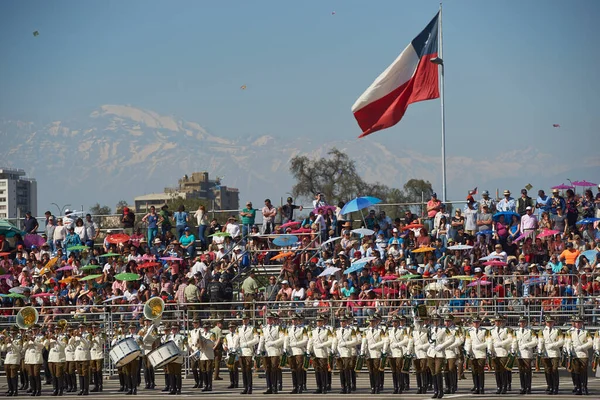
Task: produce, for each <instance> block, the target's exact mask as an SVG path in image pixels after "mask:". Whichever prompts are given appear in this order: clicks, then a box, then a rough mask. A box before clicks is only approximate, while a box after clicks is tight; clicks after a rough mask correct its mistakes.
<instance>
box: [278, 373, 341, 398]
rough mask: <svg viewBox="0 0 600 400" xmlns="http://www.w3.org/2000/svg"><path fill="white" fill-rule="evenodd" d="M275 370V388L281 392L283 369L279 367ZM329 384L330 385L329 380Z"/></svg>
mask: <svg viewBox="0 0 600 400" xmlns="http://www.w3.org/2000/svg"><path fill="white" fill-rule="evenodd" d="M275 372H276V374H277V390H278V391H280V392H281V391H282V390H283V371H282V370H281V368H277V369H275ZM329 385H331V382H330V383H329Z"/></svg>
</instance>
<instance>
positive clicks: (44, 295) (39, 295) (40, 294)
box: [31, 292, 53, 297]
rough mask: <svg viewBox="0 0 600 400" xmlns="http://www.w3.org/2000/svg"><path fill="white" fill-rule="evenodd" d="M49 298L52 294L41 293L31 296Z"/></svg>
mask: <svg viewBox="0 0 600 400" xmlns="http://www.w3.org/2000/svg"><path fill="white" fill-rule="evenodd" d="M50 296H53V294H52V293H45V292H43V293H36V294H33V295H31V297H50Z"/></svg>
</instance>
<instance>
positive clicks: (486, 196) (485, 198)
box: [479, 190, 496, 212]
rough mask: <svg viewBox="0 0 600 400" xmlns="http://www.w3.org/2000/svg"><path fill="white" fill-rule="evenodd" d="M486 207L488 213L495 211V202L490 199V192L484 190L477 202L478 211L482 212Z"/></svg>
mask: <svg viewBox="0 0 600 400" xmlns="http://www.w3.org/2000/svg"><path fill="white" fill-rule="evenodd" d="M484 205H487V206H488V209H489V211H490V212H493V211H494V210H495V209H496V201H495V200H494V199H492V198H491V197H490V192H488V191H487V190H484V191H483V192H481V200H479V211H482V210H483V206H484Z"/></svg>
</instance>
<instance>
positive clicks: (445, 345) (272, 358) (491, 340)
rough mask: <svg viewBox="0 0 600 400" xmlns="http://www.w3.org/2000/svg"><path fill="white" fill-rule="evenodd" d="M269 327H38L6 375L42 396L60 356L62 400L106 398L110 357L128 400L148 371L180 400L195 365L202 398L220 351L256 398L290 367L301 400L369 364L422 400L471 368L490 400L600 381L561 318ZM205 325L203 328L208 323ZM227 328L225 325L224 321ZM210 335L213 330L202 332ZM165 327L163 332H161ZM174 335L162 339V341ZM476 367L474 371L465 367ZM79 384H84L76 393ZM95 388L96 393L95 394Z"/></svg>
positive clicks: (578, 332) (10, 344) (320, 320)
mask: <svg viewBox="0 0 600 400" xmlns="http://www.w3.org/2000/svg"><path fill="white" fill-rule="evenodd" d="M266 319H267V323H266V324H265V325H263V326H262V328H260V329H259V328H256V327H254V326H253V325H251V324H250V321H251V318H250V315H248V314H244V315H243V316H242V318H241V321H242V323H241V324H240V325H239V326H238V324H237V323H235V322H232V323H230V324H229V326H228V327H227V331H224V332H223V336H222V338H220V339H219V338H218V335H217V334H216V333H215V331H214V330H213V328H214V326H213V324H211V323H210V322H209V321H201V320H199V319H195V320H194V321H193V322H192V323H193V329H190V330H189V331H188V332H187V335H186V334H183V333H181V332H180V328H181V327H180V325H179V324H172V325H167V324H164V325H160V326H159V324H157V323H156V321H153V320H150V319H147V320H145V321H144V322H142V327H141V329H138V325H137V324H130V325H129V326H128V327H127V332H125V327H124V326H123V325H121V328H120V329H116V330H114V332H113V333H114V340H112V341H111V342H110V343H108V342H107V341H106V338H107V335H106V333H105V331H104V329H103V327H102V326H100V325H98V324H92V325H88V324H81V325H79V327H78V328H68V327H67V326H66V321H65V323H63V324H59V325H58V327H57V328H56V329H48V330H46V331H42V330H41V329H40V328H41V327H40V326H39V325H37V324H33V325H31V326H30V327H27V328H28V329H19V327H13V328H11V329H10V330H8V331H4V332H2V333H0V351H1V352H3V353H4V354H5V357H4V369H5V372H6V379H7V383H8V391H7V392H6V395H7V396H17V395H18V394H19V391H20V390H25V387H24V385H21V388H19V381H18V380H19V372H21V371H22V370H24V372H25V373H26V377H27V379H28V381H29V382H28V385H27V386H28V393H30V394H31V396H41V393H42V377H41V374H40V372H41V368H42V365H43V358H42V350H43V349H46V350H47V351H48V368H49V372H50V374H51V376H52V388H53V391H52V393H51V394H52V396H63V395H64V394H65V393H71V392H75V391H77V388H78V387H79V392H78V394H79V395H83V396H85V395H88V394H89V393H90V392H101V391H103V360H104V355H105V350H106V348H107V347H110V349H111V352H110V357H111V360H112V361H113V364H114V365H115V366H116V367H117V371H118V374H119V383H120V388H119V392H124V393H126V394H127V395H136V394H137V389H138V386H139V385H140V383H141V382H140V377H141V371H142V370H143V371H144V381H145V388H146V389H149V390H152V389H154V388H155V387H156V381H155V370H156V369H159V368H163V369H164V372H165V389H164V390H163V391H164V392H168V393H169V394H173V395H177V394H181V390H182V365H183V363H184V360H185V358H184V357H185V356H189V361H190V367H191V370H192V372H193V375H194V386H193V388H200V389H201V391H202V392H211V391H212V390H213V387H212V382H213V373H214V370H215V368H219V366H218V365H216V364H215V350H216V349H217V348H218V346H219V345H221V346H222V349H223V352H224V353H223V358H224V360H225V365H226V366H227V369H228V371H229V386H228V389H235V388H237V387H238V386H239V375H240V371H241V375H242V383H243V386H244V388H243V391H242V392H241V394H252V390H253V373H254V372H255V371H257V370H258V369H263V370H264V372H265V377H266V385H267V390H266V391H265V392H264V393H265V394H274V393H279V392H280V391H281V390H282V385H283V383H282V381H281V370H282V369H283V368H284V367H286V366H289V368H290V372H291V381H292V388H291V389H292V390H291V392H290V394H297V393H304V392H306V389H307V382H306V371H307V370H308V369H309V367H310V365H311V364H312V366H313V368H314V372H315V382H316V390H315V392H314V393H315V394H326V393H328V391H330V390H331V373H332V372H333V371H336V372H337V373H338V374H339V385H340V393H342V394H350V393H352V392H354V391H356V373H357V372H358V371H360V370H361V369H362V368H363V366H364V365H366V371H367V372H368V375H369V382H370V386H369V388H370V392H371V393H372V394H378V393H381V392H382V391H384V390H385V385H384V380H383V377H384V373H385V371H386V370H388V367H389V371H390V372H391V377H392V382H393V383H392V390H393V393H394V394H401V393H405V392H407V391H409V390H410V380H411V378H410V375H409V373H410V371H411V369H412V370H414V372H415V375H416V393H417V394H425V393H428V392H429V393H432V395H433V396H432V398H443V397H444V395H445V394H453V393H456V392H457V389H458V380H459V379H461V371H462V370H463V368H464V369H467V368H470V370H471V372H472V376H473V388H472V389H471V392H472V393H474V394H484V393H485V370H486V369H488V371H490V372H492V371H493V374H494V376H495V380H496V392H495V393H496V394H506V393H509V392H511V390H512V372H513V368H514V366H515V365H516V366H517V368H518V373H519V381H520V391H519V393H520V394H523V395H525V394H531V391H532V375H533V371H534V369H535V370H536V371H539V370H540V366H542V367H543V369H544V376H545V378H546V382H547V388H546V393H547V394H548V395H556V394H558V392H559V374H558V372H559V368H561V367H565V368H566V369H567V370H568V371H569V372H570V374H571V378H572V382H573V391H572V393H573V394H575V395H589V390H588V370H589V368H590V366H591V368H592V370H593V371H595V369H596V367H597V364H598V361H599V357H600V355H599V352H600V336H599V335H598V333H596V334H592V333H591V332H590V331H588V330H586V329H584V327H583V320H582V319H581V318H579V317H574V318H573V319H572V324H573V326H572V327H571V328H570V329H569V330H568V331H565V330H562V329H559V328H557V327H555V326H554V324H555V321H554V320H553V319H552V318H551V317H547V318H546V319H545V322H544V323H545V327H544V328H543V329H541V330H539V331H537V333H536V330H534V329H532V328H531V327H529V326H528V320H527V319H526V318H524V317H522V318H520V319H519V322H518V328H516V329H514V330H513V329H511V328H508V327H507V326H506V321H505V319H504V318H503V317H501V316H496V317H494V318H493V324H494V326H493V327H482V326H481V322H482V321H481V320H480V319H479V318H477V317H474V318H472V319H471V324H472V326H471V327H468V328H463V327H462V326H461V325H460V324H456V323H455V319H454V317H453V316H452V315H450V314H447V315H445V316H444V317H441V316H439V315H436V314H434V315H431V316H428V315H426V314H425V315H416V316H415V318H414V325H410V324H408V323H407V318H406V317H405V316H398V315H396V316H393V317H392V318H391V319H390V321H389V326H388V325H386V324H382V318H381V316H379V315H378V314H377V313H375V314H373V315H372V316H371V317H370V318H369V319H368V324H369V325H368V327H366V328H363V329H362V330H361V329H360V328H359V326H358V325H356V324H353V322H354V321H353V317H352V316H351V315H350V316H348V315H342V316H341V317H340V318H339V319H338V321H339V326H338V327H337V328H333V327H330V326H327V325H326V322H327V321H328V319H327V318H325V317H324V316H322V315H320V316H318V317H317V318H316V321H315V322H316V325H315V326H314V327H310V326H309V325H307V324H305V323H304V317H303V316H302V315H301V314H298V313H295V314H293V315H292V316H291V324H290V325H289V326H287V327H285V326H283V325H282V324H281V323H280V322H279V316H278V315H277V314H274V313H269V314H268V315H266ZM202 322H203V323H202ZM219 323H221V322H219ZM200 326H202V327H200ZM161 328H162V329H161ZM161 332H162V333H161ZM463 363H464V365H463ZM75 374H77V375H78V376H79V379H78V382H76V379H75ZM90 383H92V384H93V385H94V387H93V389H92V390H90V389H89V388H90Z"/></svg>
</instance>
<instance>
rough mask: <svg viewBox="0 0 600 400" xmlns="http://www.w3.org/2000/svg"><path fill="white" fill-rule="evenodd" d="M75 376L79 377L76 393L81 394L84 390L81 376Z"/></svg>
mask: <svg viewBox="0 0 600 400" xmlns="http://www.w3.org/2000/svg"><path fill="white" fill-rule="evenodd" d="M77 377H78V378H79V389H80V390H79V393H77V396H83V392H84V390H83V376H81V375H78V376H77Z"/></svg>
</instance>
